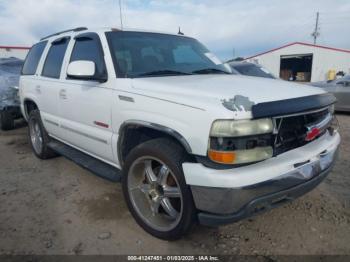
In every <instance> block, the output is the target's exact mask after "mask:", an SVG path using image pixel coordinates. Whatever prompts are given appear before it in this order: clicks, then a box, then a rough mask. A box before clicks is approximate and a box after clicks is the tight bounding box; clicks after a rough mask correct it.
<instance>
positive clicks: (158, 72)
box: [137, 70, 192, 77]
mask: <svg viewBox="0 0 350 262" xmlns="http://www.w3.org/2000/svg"><path fill="white" fill-rule="evenodd" d="M161 75H163V76H167V75H192V74H191V73H186V72H182V71H175V70H155V71H150V72H146V73H142V74H139V75H137V77H140V76H161Z"/></svg>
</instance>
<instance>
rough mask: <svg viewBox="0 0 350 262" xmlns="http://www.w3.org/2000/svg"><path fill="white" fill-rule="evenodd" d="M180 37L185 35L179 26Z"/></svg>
mask: <svg viewBox="0 0 350 262" xmlns="http://www.w3.org/2000/svg"><path fill="white" fill-rule="evenodd" d="M177 34H178V35H184V33H182V32H181V28H180V26H179V32H177Z"/></svg>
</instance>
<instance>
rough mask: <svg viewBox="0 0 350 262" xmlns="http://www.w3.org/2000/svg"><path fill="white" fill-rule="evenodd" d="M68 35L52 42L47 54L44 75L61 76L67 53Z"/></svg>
mask: <svg viewBox="0 0 350 262" xmlns="http://www.w3.org/2000/svg"><path fill="white" fill-rule="evenodd" d="M68 42H69V38H68V37H64V38H61V39H58V40H56V41H54V42H52V44H51V47H50V50H49V52H48V54H47V56H46V60H45V64H44V68H43V72H42V74H41V75H42V76H46V77H52V78H60V74H61V67H62V62H63V58H64V54H65V53H66V49H67V45H68Z"/></svg>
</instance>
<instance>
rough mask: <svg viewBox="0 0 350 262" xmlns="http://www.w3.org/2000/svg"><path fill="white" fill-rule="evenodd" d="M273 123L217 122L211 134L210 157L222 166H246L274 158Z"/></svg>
mask: <svg viewBox="0 0 350 262" xmlns="http://www.w3.org/2000/svg"><path fill="white" fill-rule="evenodd" d="M273 129H274V126H273V123H272V119H270V118H263V119H257V120H236V121H235V120H217V121H215V122H214V123H213V125H212V127H211V130H210V139H209V144H210V145H209V149H208V157H209V158H210V159H211V160H212V161H214V162H217V163H221V164H245V163H253V162H258V161H261V160H265V159H268V158H271V157H272V156H273V147H272V144H273V135H272V132H273Z"/></svg>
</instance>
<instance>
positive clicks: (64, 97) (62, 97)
mask: <svg viewBox="0 0 350 262" xmlns="http://www.w3.org/2000/svg"><path fill="white" fill-rule="evenodd" d="M59 97H60V98H61V99H67V94H66V89H61V90H60V92H59Z"/></svg>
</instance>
